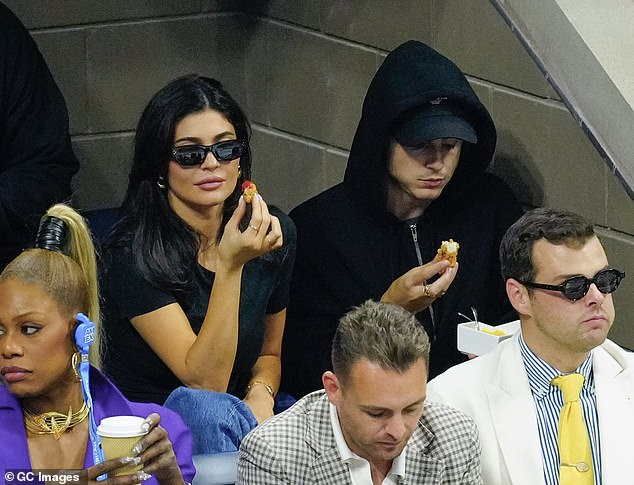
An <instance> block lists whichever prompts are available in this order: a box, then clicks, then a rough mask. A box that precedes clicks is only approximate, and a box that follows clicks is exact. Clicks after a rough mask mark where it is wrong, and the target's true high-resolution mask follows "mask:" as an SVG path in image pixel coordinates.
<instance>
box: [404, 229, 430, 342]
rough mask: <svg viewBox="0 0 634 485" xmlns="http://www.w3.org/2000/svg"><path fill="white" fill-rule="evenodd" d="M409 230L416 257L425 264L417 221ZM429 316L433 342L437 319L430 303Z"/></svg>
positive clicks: (421, 263)
mask: <svg viewBox="0 0 634 485" xmlns="http://www.w3.org/2000/svg"><path fill="white" fill-rule="evenodd" d="M409 230H410V232H411V233H412V239H413V240H414V249H415V250H416V259H418V264H419V266H422V265H423V256H422V255H421V253H420V246H419V245H418V228H417V227H416V223H415V222H413V223H411V224H410V225H409ZM427 308H428V309H429V316H430V317H431V328H432V332H433V335H432V336H431V340H432V342H433V341H434V340H436V319H435V317H434V308H433V306H432V305H431V304H430V305H429V306H428V307H427Z"/></svg>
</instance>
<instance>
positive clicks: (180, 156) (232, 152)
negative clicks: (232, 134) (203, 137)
mask: <svg viewBox="0 0 634 485" xmlns="http://www.w3.org/2000/svg"><path fill="white" fill-rule="evenodd" d="M246 149H247V142H246V141H245V140H226V141H221V142H218V143H214V144H213V145H185V146H182V147H174V148H173V149H172V157H173V158H174V161H175V162H176V163H178V164H179V165H180V166H182V167H195V166H197V165H200V164H201V163H203V162H204V161H205V158H206V157H207V154H208V153H209V152H211V153H212V154H213V156H214V157H215V158H216V160H218V163H229V162H231V161H232V160H235V159H236V158H240V157H241V156H242V154H243V153H244V152H245V150H246Z"/></svg>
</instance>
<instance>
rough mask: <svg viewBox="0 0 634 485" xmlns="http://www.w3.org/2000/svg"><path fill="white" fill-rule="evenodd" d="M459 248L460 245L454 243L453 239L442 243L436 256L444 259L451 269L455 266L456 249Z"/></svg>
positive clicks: (456, 258)
mask: <svg viewBox="0 0 634 485" xmlns="http://www.w3.org/2000/svg"><path fill="white" fill-rule="evenodd" d="M459 248H460V244H458V243H457V242H455V241H454V240H453V239H450V240H449V241H443V242H442V244H441V245H440V248H439V249H438V254H440V257H441V258H442V259H446V260H447V261H449V267H451V268H453V267H454V266H456V261H457V260H458V249H459Z"/></svg>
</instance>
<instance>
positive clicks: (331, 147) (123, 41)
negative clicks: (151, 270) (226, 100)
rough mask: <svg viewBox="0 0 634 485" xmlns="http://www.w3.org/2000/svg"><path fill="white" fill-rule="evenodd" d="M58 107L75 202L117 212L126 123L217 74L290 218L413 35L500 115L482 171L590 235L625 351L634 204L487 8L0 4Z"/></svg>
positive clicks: (418, 3) (194, 1) (431, 2)
mask: <svg viewBox="0 0 634 485" xmlns="http://www.w3.org/2000/svg"><path fill="white" fill-rule="evenodd" d="M5 2H6V3H7V5H8V6H9V7H10V8H12V9H13V10H14V12H16V14H17V15H18V16H19V17H20V18H21V19H22V20H23V22H24V23H25V24H26V25H27V27H28V28H29V29H31V31H32V33H33V35H34V37H35V39H36V41H37V42H38V45H39V46H40V48H41V50H42V52H43V54H44V56H45V57H46V59H47V61H48V62H49V65H50V67H51V70H52V71H53V74H54V75H55V77H56V79H57V81H58V83H59V84H60V87H61V89H62V91H63V93H64V95H65V96H66V100H67V103H68V105H69V111H70V118H71V129H72V136H73V143H74V147H75V150H76V152H77V155H78V157H79V158H80V159H81V161H82V169H81V171H80V173H79V175H78V176H77V178H76V180H75V187H76V197H75V202H76V204H77V205H78V206H79V207H81V208H98V207H108V206H113V205H117V204H119V203H120V201H121V199H122V197H123V193H124V191H125V187H126V183H127V172H128V168H129V164H130V159H131V146H132V139H133V135H134V127H135V124H136V122H137V120H138V117H139V115H140V113H141V110H142V109H143V107H144V106H145V104H146V103H147V101H148V99H149V98H150V96H151V95H152V94H153V93H154V92H155V91H156V90H157V89H159V88H160V87H162V86H163V85H164V84H165V83H166V82H167V81H169V80H170V79H172V78H173V77H175V76H177V75H181V74H184V73H187V72H192V71H196V72H200V73H203V74H206V75H210V76H214V77H217V78H218V79H220V80H221V81H222V82H223V83H224V84H225V86H226V87H227V88H228V89H229V91H230V92H231V93H232V94H233V95H234V96H235V97H236V99H237V100H238V101H239V102H240V103H241V105H242V106H243V108H244V109H245V111H246V113H247V115H248V116H249V118H250V119H251V121H252V124H253V128H254V133H253V140H252V145H253V151H254V179H255V180H256V181H257V182H258V185H259V187H260V188H261V191H262V192H263V194H264V196H265V198H266V199H267V200H268V201H269V202H271V203H275V204H277V205H279V206H280V207H281V208H283V209H285V210H290V209H291V208H293V207H294V206H296V205H297V204H298V203H300V202H302V201H303V200H305V199H307V198H308V197H310V196H312V195H314V194H317V193H319V192H320V191H322V190H323V189H325V188H327V187H329V186H331V185H333V184H335V183H337V182H339V181H340V180H341V178H342V176H343V172H344V169H345V163H346V156H347V150H348V149H349V146H350V143H351V141H352V137H353V134H354V130H355V128H356V124H357V121H358V117H359V113H360V110H361V103H362V100H363V96H364V94H365V91H366V88H367V86H368V84H369V82H370V79H371V78H372V76H373V74H374V72H375V71H376V69H377V67H378V66H379V65H380V63H381V62H382V60H383V58H384V57H385V55H386V54H387V52H389V51H390V50H391V49H393V48H394V47H396V46H397V45H398V44H400V43H401V42H403V41H405V40H407V39H410V38H415V39H419V40H422V41H424V42H427V43H429V44H430V45H432V46H433V47H435V48H436V49H437V50H439V51H440V52H442V53H444V54H445V55H447V56H448V57H450V58H452V59H453V60H454V61H455V62H456V63H457V64H458V65H459V66H460V67H461V68H462V69H463V70H464V71H465V72H466V73H467V75H468V77H469V79H470V81H471V82H472V85H473V86H474V88H475V90H476V92H477V93H478V95H479V96H480V97H481V99H482V100H483V102H484V103H485V104H486V105H487V107H488V108H489V109H490V111H491V113H492V115H493V118H494V120H495V121H496V124H497V127H498V134H499V142H498V148H497V153H496V159H495V162H494V164H493V166H492V170H493V171H494V172H496V173H498V174H499V175H500V176H501V177H503V178H504V179H505V180H506V181H507V182H508V183H509V184H510V185H511V186H512V187H513V188H514V189H515V190H516V192H517V193H518V196H519V197H520V199H521V200H522V202H523V203H524V204H525V205H526V206H527V207H532V206H540V205H546V206H552V207H558V208H563V209H570V210H575V211H578V212H581V213H583V214H584V215H586V216H587V217H589V218H591V219H592V220H593V221H594V222H595V223H596V224H598V225H599V226H600V231H601V236H602V239H603V242H604V244H605V246H606V249H607V251H608V254H609V257H610V260H611V262H612V264H614V265H615V266H617V267H619V268H621V269H624V270H625V271H626V272H627V273H628V275H629V276H628V278H626V280H625V281H624V283H623V284H622V287H621V289H620V290H619V291H618V292H617V294H615V298H614V299H615V302H616V307H617V321H616V324H615V327H614V329H613V331H612V334H611V336H612V338H614V339H615V340H617V341H618V342H619V343H622V344H623V345H626V346H628V347H630V348H634V303H633V302H632V295H633V294H634V257H633V256H634V202H633V201H632V200H631V199H630V198H629V197H628V196H627V194H626V192H625V191H624V189H623V188H622V186H621V185H620V183H619V181H618V180H616V178H615V177H614V175H613V174H612V173H610V171H609V170H608V168H607V166H606V164H605V163H604V161H603V160H602V159H601V158H600V156H599V155H598V154H597V152H596V150H595V149H594V148H593V146H592V145H591V144H590V142H589V141H588V139H587V137H586V136H585V134H584V133H583V132H582V130H581V129H580V128H579V126H577V124H576V123H575V121H574V120H573V118H572V116H571V115H570V114H569V113H568V111H567V110H566V109H565V107H564V106H563V104H562V103H561V102H560V101H559V100H558V99H557V96H556V94H555V93H554V91H553V90H552V89H551V88H550V86H549V85H548V83H547V81H546V80H545V78H544V76H543V75H542V73H541V72H540V71H539V69H538V68H537V67H536V66H535V64H534V63H533V61H532V60H531V59H530V57H529V56H528V54H527V53H526V52H525V51H524V49H523V47H522V46H521V44H520V43H519V41H518V40H517V39H515V37H514V35H513V33H512V32H511V31H510V29H509V28H508V27H507V26H506V24H505V23H504V22H503V21H502V19H501V18H500V17H499V15H498V14H497V12H496V11H495V9H494V8H493V7H492V6H491V4H490V3H489V2H488V1H487V0H472V1H470V2H463V1H460V0H401V1H399V2H398V9H395V8H394V2H391V1H389V0H356V1H352V0H320V1H319V2H314V1H298V0H250V1H243V2H239V1H230V0H225V1H222V0H215V1H214V0H178V1H176V0H164V1H161V2H155V1H150V0H121V1H117V2H111V1H107V0H99V1H93V2H77V1H70V0H49V1H47V2H40V1H38V0H5Z"/></svg>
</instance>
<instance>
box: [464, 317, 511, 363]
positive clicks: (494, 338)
mask: <svg viewBox="0 0 634 485" xmlns="http://www.w3.org/2000/svg"><path fill="white" fill-rule="evenodd" d="M480 328H481V329H482V328H486V329H488V330H491V331H495V330H501V331H502V332H504V335H493V334H490V333H487V332H483V331H482V330H476V322H465V323H460V324H458V350H459V351H460V352H464V353H465V354H474V355H482V354H486V353H487V352H489V351H491V350H493V349H494V348H495V346H496V345H497V344H499V343H500V342H502V341H503V340H506V339H507V338H510V337H511V336H512V335H513V334H514V333H515V332H517V331H518V330H519V328H520V321H519V320H515V321H513V322H509V323H505V324H503V325H498V326H497V327H493V326H491V325H487V324H486V323H480Z"/></svg>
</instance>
